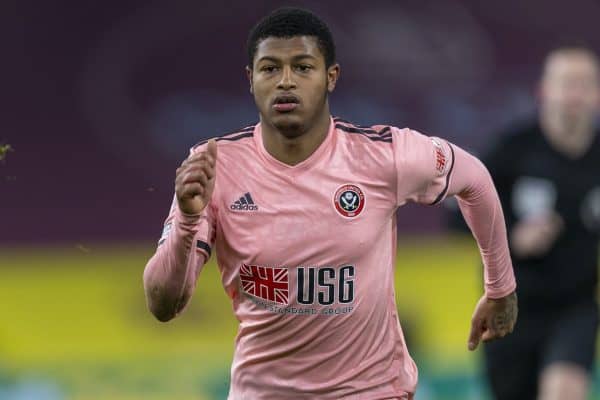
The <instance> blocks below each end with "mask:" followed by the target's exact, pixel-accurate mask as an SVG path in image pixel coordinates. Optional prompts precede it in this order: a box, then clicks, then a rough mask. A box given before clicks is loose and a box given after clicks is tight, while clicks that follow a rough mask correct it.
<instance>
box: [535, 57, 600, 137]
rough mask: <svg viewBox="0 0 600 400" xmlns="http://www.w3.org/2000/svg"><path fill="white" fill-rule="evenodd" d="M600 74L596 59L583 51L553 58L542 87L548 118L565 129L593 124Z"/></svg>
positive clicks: (599, 102) (598, 104)
mask: <svg viewBox="0 0 600 400" xmlns="http://www.w3.org/2000/svg"><path fill="white" fill-rule="evenodd" d="M599 74H600V71H598V65H597V64H596V63H595V62H594V59H593V58H592V57H591V56H590V55H588V54H586V53H584V52H579V51H570V52H559V53H556V54H554V55H551V56H550V57H549V59H548V61H547V63H546V68H545V71H544V76H543V78H542V84H541V106H542V109H543V111H544V114H545V115H546V116H547V118H549V119H552V120H553V121H552V122H553V123H554V124H557V125H559V126H561V127H562V128H563V129H564V128H567V129H568V127H575V126H581V125H582V124H589V123H593V122H592V121H593V119H594V118H595V116H596V115H597V113H598V110H599V109H600V75H599ZM565 134H566V133H565Z"/></svg>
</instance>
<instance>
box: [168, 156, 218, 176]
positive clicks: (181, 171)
mask: <svg viewBox="0 0 600 400" xmlns="http://www.w3.org/2000/svg"><path fill="white" fill-rule="evenodd" d="M199 171H202V172H204V173H205V174H206V176H207V177H208V179H211V178H212V177H214V176H215V166H214V165H211V164H210V163H209V162H208V161H207V160H201V161H199V162H197V163H195V164H188V165H186V166H184V167H181V168H178V169H177V175H176V178H180V177H184V176H187V175H188V174H189V173H197V172H199Z"/></svg>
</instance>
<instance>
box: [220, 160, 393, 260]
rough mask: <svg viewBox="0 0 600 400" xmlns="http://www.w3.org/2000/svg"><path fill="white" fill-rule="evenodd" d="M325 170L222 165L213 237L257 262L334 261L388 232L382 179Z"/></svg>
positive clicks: (388, 203)
mask: <svg viewBox="0 0 600 400" xmlns="http://www.w3.org/2000/svg"><path fill="white" fill-rule="evenodd" d="M344 172H345V171H343V170H339V169H338V170H336V171H328V170H326V169H321V170H315V171H307V172H304V173H301V174H293V173H289V174H286V173H274V172H273V171H268V170H266V169H262V170H244V169H237V171H228V173H226V174H224V176H219V178H218V179H221V182H220V185H221V188H220V195H219V200H218V201H219V204H218V208H219V212H218V226H219V228H218V232H217V235H218V239H220V240H221V241H222V242H224V243H225V245H226V247H227V251H228V252H230V253H234V254H236V256H237V257H236V258H238V259H242V260H244V261H245V262H248V263H257V264H259V265H288V266H291V265H306V264H310V263H312V264H314V265H325V264H327V265H338V264H341V263H346V262H348V260H351V259H356V258H359V257H361V256H362V255H364V254H365V253H366V252H368V251H369V248H370V247H372V244H373V243H374V242H376V241H377V240H382V238H383V237H386V236H389V235H391V229H392V218H393V216H394V212H395V204H394V200H395V199H394V195H393V190H392V188H390V187H389V186H390V185H389V184H387V183H386V182H383V181H380V180H378V179H377V178H373V177H369V174H368V173H366V174H364V175H363V174H356V173H353V174H350V173H344Z"/></svg>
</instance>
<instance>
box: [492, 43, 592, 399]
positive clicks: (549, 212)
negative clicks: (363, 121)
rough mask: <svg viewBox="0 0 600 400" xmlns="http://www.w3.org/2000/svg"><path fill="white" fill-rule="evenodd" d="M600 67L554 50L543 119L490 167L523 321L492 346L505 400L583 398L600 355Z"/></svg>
mask: <svg viewBox="0 0 600 400" xmlns="http://www.w3.org/2000/svg"><path fill="white" fill-rule="evenodd" d="M599 109H600V65H599V61H598V58H597V57H596V55H595V54H594V53H593V52H592V51H590V50H589V49H586V48H582V47H563V48H559V49H556V50H555V51H553V52H551V53H550V54H549V55H548V57H547V59H546V63H545V66H544V71H543V76H542V80H541V84H540V93H539V115H538V118H536V120H535V121H531V122H529V123H525V124H520V125H518V126H515V127H513V128H512V129H511V130H510V131H509V132H507V134H505V135H502V136H501V140H500V143H499V144H497V145H496V146H494V148H493V150H492V151H491V153H490V154H488V156H487V157H484V159H483V160H484V163H485V164H486V166H487V167H488V169H489V170H490V173H491V175H492V177H493V179H494V182H495V184H496V188H497V189H498V192H499V195H500V199H501V202H502V206H503V209H504V213H505V217H506V223H507V225H508V230H507V232H508V235H509V242H510V247H511V256H512V259H513V262H514V267H515V275H516V278H517V294H518V298H519V320H518V322H517V324H516V326H515V330H514V332H513V334H512V335H508V336H507V337H506V338H505V339H504V340H501V341H494V342H490V343H487V344H486V346H485V366H486V373H487V376H488V379H489V382H490V386H491V390H492V393H493V394H494V396H495V398H496V399H497V400H521V399H523V400H535V399H538V400H549V399H561V400H579V399H581V400H583V399H585V398H586V396H587V393H588V387H589V383H590V376H591V374H590V373H591V370H592V365H593V361H594V357H595V351H596V346H595V342H596V330H597V323H598V307H597V304H596V285H597V283H598V271H597V269H598V244H599V238H600V235H599V234H600V136H599V135H598V134H597V133H596V131H597V117H598V110H599Z"/></svg>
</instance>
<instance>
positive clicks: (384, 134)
mask: <svg viewBox="0 0 600 400" xmlns="http://www.w3.org/2000/svg"><path fill="white" fill-rule="evenodd" d="M333 122H334V123H335V129H336V131H338V132H339V134H340V136H342V137H343V138H345V139H348V140H351V141H356V142H363V143H365V144H369V143H371V144H385V143H392V133H393V127H392V126H390V125H371V126H364V125H358V124H355V123H353V122H350V121H347V120H345V119H342V118H340V117H334V118H333Z"/></svg>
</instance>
